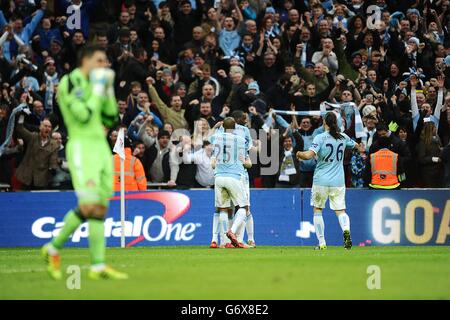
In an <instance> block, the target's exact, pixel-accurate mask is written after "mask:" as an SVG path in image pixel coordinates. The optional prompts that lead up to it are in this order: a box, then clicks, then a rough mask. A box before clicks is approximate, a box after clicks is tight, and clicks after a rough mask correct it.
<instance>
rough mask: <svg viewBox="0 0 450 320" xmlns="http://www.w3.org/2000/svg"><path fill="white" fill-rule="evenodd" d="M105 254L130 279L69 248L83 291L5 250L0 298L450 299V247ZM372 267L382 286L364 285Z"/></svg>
mask: <svg viewBox="0 0 450 320" xmlns="http://www.w3.org/2000/svg"><path fill="white" fill-rule="evenodd" d="M107 258H108V262H109V263H110V264H111V265H112V266H114V267H116V268H117V269H119V270H123V271H126V272H128V273H129V274H130V277H131V278H130V279H129V280H126V281H97V282H96V281H92V280H89V279H88V278H87V269H88V266H89V258H88V251H87V249H64V250H63V251H62V268H63V270H64V271H65V270H66V268H67V266H68V265H79V266H80V267H81V289H79V290H76V289H75V290H69V289H67V287H66V280H65V279H64V280H62V281H53V280H51V279H50V278H49V277H48V276H47V274H46V272H45V267H44V264H43V261H42V259H41V256H40V251H39V249H35V248H33V249H27V248H13V249H12V248H0V299H450V273H449V267H450V247H354V248H353V249H352V250H351V251H345V250H344V249H343V248H341V247H329V248H328V250H327V251H320V252H319V251H314V250H312V249H311V248H310V247H258V248H256V249H249V250H239V249H216V250H212V249H208V248H204V247H141V248H127V249H119V248H110V249H108V250H107ZM369 265H377V266H379V267H380V269H381V289H380V290H369V289H368V288H367V285H366V282H367V278H368V277H369V275H368V274H367V267H368V266H369ZM67 276H68V275H66V277H67Z"/></svg>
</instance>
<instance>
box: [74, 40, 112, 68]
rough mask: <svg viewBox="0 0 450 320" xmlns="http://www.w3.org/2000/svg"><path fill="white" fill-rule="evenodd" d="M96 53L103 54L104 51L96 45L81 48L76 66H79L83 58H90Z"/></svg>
mask: <svg viewBox="0 0 450 320" xmlns="http://www.w3.org/2000/svg"><path fill="white" fill-rule="evenodd" d="M97 51H102V52H105V49H104V48H102V47H101V46H99V45H97V44H89V45H86V46H83V47H82V48H81V50H80V53H79V56H78V65H81V61H83V59H84V58H90V57H92V56H93V55H94V54H95V53H96V52H97Z"/></svg>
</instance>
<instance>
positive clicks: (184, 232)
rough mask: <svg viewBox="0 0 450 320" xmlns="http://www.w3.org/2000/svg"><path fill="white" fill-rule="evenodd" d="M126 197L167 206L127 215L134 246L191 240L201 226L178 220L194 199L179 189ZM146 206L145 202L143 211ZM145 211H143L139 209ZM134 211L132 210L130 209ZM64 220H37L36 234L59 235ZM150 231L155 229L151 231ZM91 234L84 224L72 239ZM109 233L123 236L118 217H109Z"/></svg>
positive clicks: (126, 233) (34, 232)
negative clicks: (157, 211)
mask: <svg viewBox="0 0 450 320" xmlns="http://www.w3.org/2000/svg"><path fill="white" fill-rule="evenodd" d="M125 199H126V200H129V201H130V200H131V201H132V200H146V201H153V202H154V201H156V202H159V203H161V204H162V205H163V206H164V213H163V214H162V215H150V216H147V217H144V216H143V215H134V218H133V219H132V220H127V219H126V218H125V236H126V237H127V238H131V239H132V240H131V241H130V242H129V243H128V244H127V246H128V247H130V246H133V245H135V244H137V243H139V242H141V241H144V240H147V241H149V242H158V241H190V240H192V239H193V238H194V235H195V230H196V229H197V228H199V227H201V224H200V223H194V222H188V223H185V224H182V223H180V222H176V221H177V220H178V219H179V218H181V217H182V216H183V215H184V214H186V213H187V211H188V210H189V208H190V205H191V201H190V199H189V197H188V196H186V195H184V194H182V193H178V192H145V193H135V194H128V195H126V196H125ZM111 200H112V201H117V200H120V196H117V197H113V198H112V199H111ZM142 208H144V210H145V205H143V206H142V207H141V208H140V210H142ZM139 213H140V214H142V213H141V212H139ZM127 214H130V212H127ZM63 224H64V223H63V222H62V221H61V222H56V219H55V218H54V217H48V216H47V217H42V218H40V219H37V220H36V221H34V223H33V224H32V227H31V231H32V233H33V235H34V236H36V237H38V238H41V239H50V238H52V237H54V236H56V235H58V233H59V231H60V229H61V227H62V226H63ZM150 230H152V231H151V232H150ZM88 234H89V231H88V224H87V223H83V224H82V225H81V226H80V227H79V228H78V229H77V230H76V231H75V232H74V234H73V235H72V242H74V243H78V242H80V240H81V239H83V238H87V237H88ZM105 236H106V237H107V238H110V237H113V238H120V236H121V222H120V220H114V218H107V219H106V220H105Z"/></svg>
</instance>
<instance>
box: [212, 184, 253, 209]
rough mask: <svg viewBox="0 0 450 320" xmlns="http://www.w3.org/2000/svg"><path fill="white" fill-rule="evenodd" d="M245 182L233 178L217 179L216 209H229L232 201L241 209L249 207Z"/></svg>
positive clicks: (215, 190)
mask: <svg viewBox="0 0 450 320" xmlns="http://www.w3.org/2000/svg"><path fill="white" fill-rule="evenodd" d="M245 189H246V188H245V186H244V183H243V180H242V179H240V180H238V179H235V178H231V177H216V179H215V182H214V198H215V206H216V208H229V207H231V206H232V205H231V201H233V204H234V205H236V206H239V207H245V206H248V204H249V202H248V197H247V191H246V190H245Z"/></svg>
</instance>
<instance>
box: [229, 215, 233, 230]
mask: <svg viewBox="0 0 450 320" xmlns="http://www.w3.org/2000/svg"><path fill="white" fill-rule="evenodd" d="M233 221H234V215H233V216H231V217H230V216H228V229H231V226H232V225H233ZM228 229H227V230H228Z"/></svg>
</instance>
